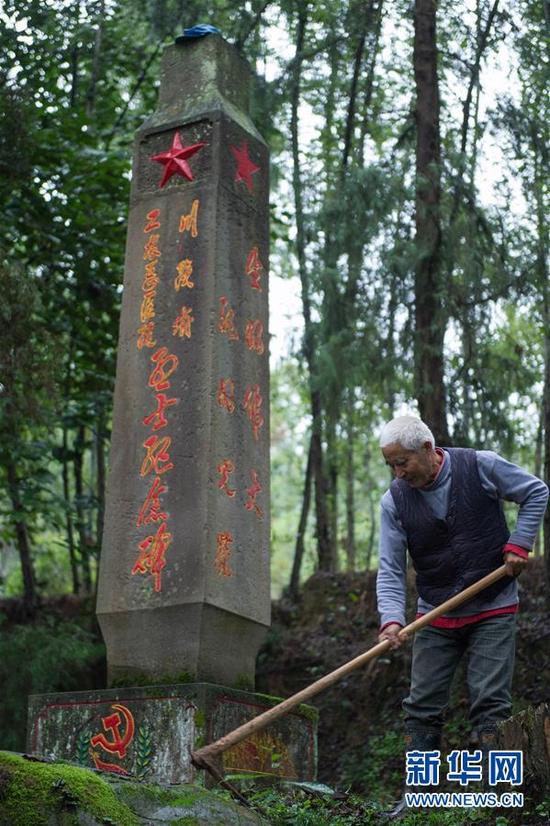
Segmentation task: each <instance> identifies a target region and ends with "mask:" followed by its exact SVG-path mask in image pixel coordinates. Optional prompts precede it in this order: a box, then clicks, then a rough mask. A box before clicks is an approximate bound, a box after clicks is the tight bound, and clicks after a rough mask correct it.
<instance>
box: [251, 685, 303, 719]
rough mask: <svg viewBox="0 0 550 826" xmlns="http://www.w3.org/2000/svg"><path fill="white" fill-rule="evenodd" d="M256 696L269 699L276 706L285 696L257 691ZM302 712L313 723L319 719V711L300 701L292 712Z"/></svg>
mask: <svg viewBox="0 0 550 826" xmlns="http://www.w3.org/2000/svg"><path fill="white" fill-rule="evenodd" d="M255 696H256V697H260V698H262V699H263V700H267V701H268V702H269V703H270V704H271V705H273V706H276V705H279V703H282V702H283V698H281V697H274V696H273V695H272V694H260V693H259V692H256V695H255ZM293 712H294V713H296V714H300V715H301V716H302V717H305V718H306V720H311V722H312V723H316V722H317V720H318V719H319V712H318V710H317V709H316V708H314V707H313V706H308V705H306V704H305V703H300V704H299V705H297V706H296V708H294V709H292V711H291V712H289V713H290V714H292V713H293Z"/></svg>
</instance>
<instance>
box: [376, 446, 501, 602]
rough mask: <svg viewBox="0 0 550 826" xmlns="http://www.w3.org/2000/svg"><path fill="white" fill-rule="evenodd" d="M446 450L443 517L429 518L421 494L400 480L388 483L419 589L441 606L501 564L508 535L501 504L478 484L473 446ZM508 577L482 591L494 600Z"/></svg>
mask: <svg viewBox="0 0 550 826" xmlns="http://www.w3.org/2000/svg"><path fill="white" fill-rule="evenodd" d="M446 450H447V452H448V453H449V456H450V459H451V491H450V495H449V509H448V511H447V515H446V517H445V518H444V519H438V518H437V517H436V516H434V514H433V513H432V511H431V510H430V508H429V506H428V504H427V502H426V500H425V498H424V497H423V496H422V494H421V493H420V492H419V491H418V490H415V489H414V488H411V487H410V486H409V485H408V484H407V483H406V482H404V481H403V480H402V479H394V481H393V482H392V484H391V486H390V492H391V495H392V497H393V501H394V503H395V507H396V510H397V515H398V516H399V519H400V520H401V524H402V525H403V527H404V529H405V532H406V534H407V543H408V548H409V553H410V555H411V557H412V560H413V565H414V568H415V570H416V587H417V590H418V593H419V594H420V596H421V597H422V599H424V600H425V601H426V602H429V603H430V604H431V605H440V604H441V603H442V602H444V601H445V600H446V599H449V597H452V596H453V595H454V594H457V593H458V592H459V591H463V590H464V588H466V587H467V586H468V585H471V584H472V583H473V582H476V581H477V580H478V579H480V578H481V577H482V576H485V574H488V573H490V572H491V571H494V570H495V568H498V567H499V566H500V565H502V562H503V558H502V549H503V547H504V545H505V544H506V542H507V541H508V538H509V536H510V532H509V530H508V527H507V525H506V520H505V518H504V512H503V510H502V503H501V502H500V501H499V500H498V499H492V498H491V497H490V496H489V495H488V494H487V493H486V491H485V490H484V489H483V487H482V485H481V480H480V478H479V473H478V469H477V461H476V452H475V450H471V449H470V448H446ZM511 581H512V580H511V578H510V577H504V579H501V580H500V581H499V582H497V583H495V584H494V585H492V586H491V587H490V588H487V589H486V590H485V591H484V592H483V594H484V595H485V596H486V597H487V599H488V600H490V599H493V598H494V597H495V596H496V595H497V594H498V593H500V591H502V590H504V588H506V587H507V586H508V585H509V584H510V582H511Z"/></svg>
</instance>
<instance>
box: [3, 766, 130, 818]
mask: <svg viewBox="0 0 550 826" xmlns="http://www.w3.org/2000/svg"><path fill="white" fill-rule="evenodd" d="M0 767H1V768H2V770H3V773H4V784H3V794H2V800H1V801H0V824H2V825H3V826H7V824H9V826H47V824H48V823H51V822H52V821H51V815H52V812H55V813H56V814H58V820H59V822H61V823H64V824H67V826H73V824H74V826H76V824H77V817H76V814H75V811H74V810H75V809H76V808H77V807H78V808H80V809H84V810H85V811H86V812H88V813H89V814H90V815H91V816H92V817H94V818H95V819H96V820H98V821H99V822H101V821H103V822H105V823H109V822H111V823H116V824H117V826H138V825H139V823H140V821H139V820H138V818H136V816H135V815H134V814H133V813H132V812H131V811H130V809H128V807H127V806H126V805H125V804H124V803H121V802H120V801H119V800H118V799H117V797H116V795H115V793H114V792H113V790H112V788H111V787H110V786H109V784H108V783H106V782H105V781H104V780H103V779H102V778H101V777H98V776H97V775H96V774H94V772H92V771H89V770H88V769H83V768H78V767H76V766H67V765H60V764H59V763H58V764H49V763H42V762H34V761H29V760H25V759H24V758H23V757H20V756H19V755H16V754H11V753H8V752H0Z"/></svg>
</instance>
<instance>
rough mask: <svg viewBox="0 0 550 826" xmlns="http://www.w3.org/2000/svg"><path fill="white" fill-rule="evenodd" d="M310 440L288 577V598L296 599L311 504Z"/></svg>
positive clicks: (310, 441)
mask: <svg viewBox="0 0 550 826" xmlns="http://www.w3.org/2000/svg"><path fill="white" fill-rule="evenodd" d="M311 456H312V439H311V438H310V440H309V450H308V452H307V462H306V475H305V478H304V492H303V496H302V510H301V512H300V522H299V523H298V531H297V533H296V547H295V549H294V562H293V564H292V573H291V575H290V582H289V585H288V590H289V593H290V596H291V597H293V598H296V596H297V595H298V591H299V589H300V571H301V568H302V560H303V558H304V550H305V543H304V537H305V533H306V527H307V518H308V516H309V508H310V504H311V467H312V461H311Z"/></svg>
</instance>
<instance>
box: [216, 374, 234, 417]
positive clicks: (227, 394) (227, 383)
mask: <svg viewBox="0 0 550 826" xmlns="http://www.w3.org/2000/svg"><path fill="white" fill-rule="evenodd" d="M217 401H218V404H219V405H220V407H225V409H226V410H228V411H229V413H233V412H234V410H235V384H234V382H233V379H220V381H219V384H218V395H217Z"/></svg>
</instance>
